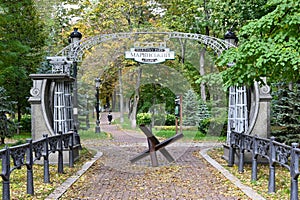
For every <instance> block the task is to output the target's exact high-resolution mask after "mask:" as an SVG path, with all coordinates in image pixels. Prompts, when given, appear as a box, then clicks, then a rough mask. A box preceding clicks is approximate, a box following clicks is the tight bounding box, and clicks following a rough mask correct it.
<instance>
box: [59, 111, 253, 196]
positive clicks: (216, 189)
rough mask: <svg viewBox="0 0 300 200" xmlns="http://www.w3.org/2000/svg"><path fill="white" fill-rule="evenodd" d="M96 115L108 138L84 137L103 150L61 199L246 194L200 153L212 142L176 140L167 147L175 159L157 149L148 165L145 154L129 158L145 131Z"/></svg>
mask: <svg viewBox="0 0 300 200" xmlns="http://www.w3.org/2000/svg"><path fill="white" fill-rule="evenodd" d="M101 119H102V120H101V130H102V131H105V132H108V133H110V134H112V136H113V139H112V140H99V141H97V140H90V141H83V145H84V146H86V147H87V148H94V149H97V150H98V151H101V152H102V153H103V156H102V157H100V158H99V159H98V160H97V161H96V162H95V163H94V164H93V166H92V167H91V168H90V169H89V170H88V171H87V172H86V173H85V174H84V175H83V176H82V177H81V178H80V179H78V181H77V182H76V183H75V184H74V185H72V186H71V187H70V188H69V189H68V190H67V192H66V193H65V194H64V195H63V196H62V197H61V198H60V199H95V200H96V199H97V200H98V199H99V200H104V199H166V200H169V199H170V200H171V199H216V200H218V199H220V200H221V199H222V200H223V199H224V200H226V199H233V200H234V199H251V198H249V197H248V196H246V195H245V194H244V193H243V192H242V191H241V190H240V189H239V188H237V187H236V186H235V185H234V184H232V183H231V182H230V181H228V179H226V178H225V177H224V176H223V175H222V174H221V173H220V172H219V171H218V170H216V169H215V168H213V167H212V166H211V165H209V164H208V163H207V162H206V161H205V159H203V158H201V157H200V156H199V151H200V150H202V149H204V148H205V147H209V146H213V145H215V144H211V143H202V144H196V143H190V144H189V143H183V142H176V143H174V144H171V145H170V147H167V150H168V151H169V152H170V153H171V154H172V156H173V157H174V158H175V159H176V162H174V163H168V162H167V161H166V160H165V159H164V158H163V157H162V156H161V155H160V153H158V160H159V167H152V166H151V161H150V158H149V156H148V157H147V158H145V159H142V160H141V161H138V162H136V163H134V164H131V163H130V162H129V160H130V158H132V157H133V156H135V155H136V154H138V153H139V152H141V151H143V150H144V149H145V148H146V147H147V143H146V138H145V136H144V135H143V134H142V133H138V132H134V131H124V130H121V129H120V128H118V126H116V125H108V124H107V122H106V116H105V115H104V116H103V115H102V118H101Z"/></svg>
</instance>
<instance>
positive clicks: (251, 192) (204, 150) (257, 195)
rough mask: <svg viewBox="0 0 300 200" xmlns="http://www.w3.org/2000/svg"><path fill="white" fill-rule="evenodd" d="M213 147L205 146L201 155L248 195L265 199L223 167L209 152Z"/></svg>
mask: <svg viewBox="0 0 300 200" xmlns="http://www.w3.org/2000/svg"><path fill="white" fill-rule="evenodd" d="M210 149H212V148H211V147H209V148H205V149H203V150H201V151H200V155H201V156H202V157H203V158H204V159H205V160H207V161H208V162H209V163H210V164H211V165H212V166H213V167H215V168H216V169H217V170H219V171H220V172H221V173H222V174H223V175H224V176H225V177H226V178H227V179H228V180H230V181H231V182H232V183H233V184H234V185H236V186H237V187H238V188H240V189H241V190H242V191H243V192H244V193H245V194H246V195H247V196H248V197H250V198H251V199H255V200H265V198H263V197H262V196H261V195H259V194H258V193H257V192H255V191H254V190H253V189H252V188H250V187H248V186H246V185H244V184H242V183H241V181H240V180H239V179H238V178H237V177H235V176H234V175H232V174H231V173H230V172H229V171H228V170H227V169H225V168H224V167H222V166H221V165H220V164H219V163H218V162H216V161H215V160H214V159H212V158H211V157H210V156H209V155H208V154H207V151H208V150H210Z"/></svg>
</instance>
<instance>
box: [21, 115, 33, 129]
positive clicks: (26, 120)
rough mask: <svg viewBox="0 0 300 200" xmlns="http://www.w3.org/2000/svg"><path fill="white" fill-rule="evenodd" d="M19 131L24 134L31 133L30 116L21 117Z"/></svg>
mask: <svg viewBox="0 0 300 200" xmlns="http://www.w3.org/2000/svg"><path fill="white" fill-rule="evenodd" d="M20 130H22V131H24V132H31V115H28V114H25V115H22V117H21V121H20Z"/></svg>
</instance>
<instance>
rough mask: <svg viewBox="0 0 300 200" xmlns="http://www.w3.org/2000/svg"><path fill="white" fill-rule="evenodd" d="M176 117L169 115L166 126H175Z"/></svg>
mask: <svg viewBox="0 0 300 200" xmlns="http://www.w3.org/2000/svg"><path fill="white" fill-rule="evenodd" d="M175 119H176V117H175V115H172V114H167V116H166V122H165V126H174V125H175Z"/></svg>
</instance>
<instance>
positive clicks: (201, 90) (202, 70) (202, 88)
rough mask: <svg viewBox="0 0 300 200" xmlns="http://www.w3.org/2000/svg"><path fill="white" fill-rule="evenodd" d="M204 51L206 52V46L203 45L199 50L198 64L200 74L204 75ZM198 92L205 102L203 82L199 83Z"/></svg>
mask: <svg viewBox="0 0 300 200" xmlns="http://www.w3.org/2000/svg"><path fill="white" fill-rule="evenodd" d="M205 52H206V48H205V47H203V48H202V49H201V50H200V59H199V64H200V69H199V70H200V75H201V76H204V75H205V69H204V66H205ZM200 92H201V99H202V100H203V101H204V102H206V92H205V84H204V83H202V82H201V83H200Z"/></svg>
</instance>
